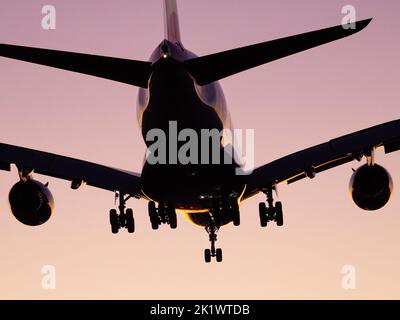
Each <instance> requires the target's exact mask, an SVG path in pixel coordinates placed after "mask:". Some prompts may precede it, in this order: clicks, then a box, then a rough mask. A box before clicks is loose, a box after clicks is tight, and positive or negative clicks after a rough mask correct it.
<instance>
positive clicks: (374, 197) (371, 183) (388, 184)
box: [349, 164, 393, 211]
mask: <svg viewBox="0 0 400 320" xmlns="http://www.w3.org/2000/svg"><path fill="white" fill-rule="evenodd" d="M349 189H350V194H351V196H352V198H353V201H354V202H355V204H356V205H357V206H358V207H360V208H361V209H364V210H370V211H372V210H378V209H380V208H382V207H383V206H384V205H386V204H387V203H388V201H389V199H390V196H391V194H392V191H393V181H392V177H391V176H390V174H389V172H388V171H387V170H386V169H385V168H383V167H382V166H380V165H377V164H374V165H373V166H369V165H367V164H365V165H363V166H362V167H360V168H358V169H357V170H356V171H355V172H354V173H353V175H352V177H351V179H350V184H349Z"/></svg>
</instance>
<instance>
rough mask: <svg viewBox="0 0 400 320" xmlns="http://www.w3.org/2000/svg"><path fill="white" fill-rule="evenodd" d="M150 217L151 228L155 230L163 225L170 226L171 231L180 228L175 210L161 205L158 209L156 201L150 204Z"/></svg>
mask: <svg viewBox="0 0 400 320" xmlns="http://www.w3.org/2000/svg"><path fill="white" fill-rule="evenodd" d="M149 217H150V222H151V227H152V229H153V230H157V229H158V227H159V226H160V225H161V224H169V226H170V227H171V229H176V228H177V226H178V220H177V217H176V211H175V208H174V207H172V206H168V205H165V204H162V203H160V204H159V205H158V208H156V204H155V202H154V201H150V202H149Z"/></svg>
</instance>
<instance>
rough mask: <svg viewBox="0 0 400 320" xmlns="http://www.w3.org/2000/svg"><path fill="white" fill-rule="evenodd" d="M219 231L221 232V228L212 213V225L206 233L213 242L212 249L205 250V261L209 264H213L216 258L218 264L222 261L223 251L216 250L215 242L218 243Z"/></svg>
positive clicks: (207, 228)
mask: <svg viewBox="0 0 400 320" xmlns="http://www.w3.org/2000/svg"><path fill="white" fill-rule="evenodd" d="M218 230H219V226H218V225H217V224H216V222H215V219H214V217H213V215H212V214H211V213H210V224H209V225H208V226H207V227H206V231H207V233H208V235H209V239H210V242H211V248H210V249H205V250H204V259H205V261H206V262H207V263H210V262H211V258H212V257H215V258H216V260H217V262H221V261H222V249H221V248H215V242H216V241H217V232H218Z"/></svg>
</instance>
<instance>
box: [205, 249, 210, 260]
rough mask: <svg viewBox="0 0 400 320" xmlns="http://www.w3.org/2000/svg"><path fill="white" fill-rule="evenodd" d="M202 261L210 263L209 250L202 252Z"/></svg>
mask: <svg viewBox="0 0 400 320" xmlns="http://www.w3.org/2000/svg"><path fill="white" fill-rule="evenodd" d="M204 260H205V262H206V263H210V262H211V250H210V249H206V250H204Z"/></svg>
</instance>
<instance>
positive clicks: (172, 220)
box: [168, 208, 178, 229]
mask: <svg viewBox="0 0 400 320" xmlns="http://www.w3.org/2000/svg"><path fill="white" fill-rule="evenodd" d="M168 220H169V226H170V227H171V229H176V227H177V226H178V220H177V218H176V211H175V208H168Z"/></svg>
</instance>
